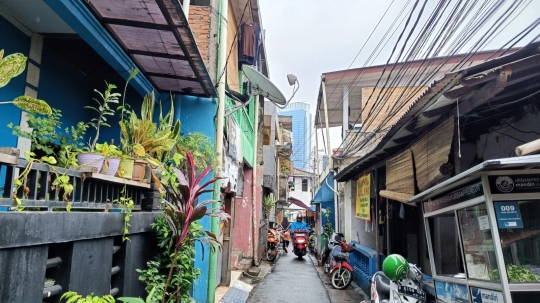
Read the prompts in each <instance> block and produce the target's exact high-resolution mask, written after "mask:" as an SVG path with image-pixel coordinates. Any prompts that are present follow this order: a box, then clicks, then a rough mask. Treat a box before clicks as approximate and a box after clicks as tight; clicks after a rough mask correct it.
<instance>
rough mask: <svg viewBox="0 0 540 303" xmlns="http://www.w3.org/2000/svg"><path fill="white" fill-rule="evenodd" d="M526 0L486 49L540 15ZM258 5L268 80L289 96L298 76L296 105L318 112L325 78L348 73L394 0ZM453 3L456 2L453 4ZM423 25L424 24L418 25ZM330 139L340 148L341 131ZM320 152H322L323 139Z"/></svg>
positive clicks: (275, 0) (398, 1)
mask: <svg viewBox="0 0 540 303" xmlns="http://www.w3.org/2000/svg"><path fill="white" fill-rule="evenodd" d="M429 1H430V2H428V6H427V7H426V11H427V12H428V13H431V11H432V9H430V5H434V4H436V3H437V2H438V1H434V0H429ZM498 1H503V0H498ZM512 1H514V0H512ZM517 1H519V0H517ZM528 1H530V3H529V5H528V7H527V8H526V9H525V10H524V11H523V12H522V13H521V14H520V15H519V17H517V18H516V19H515V20H514V21H513V22H512V23H511V24H510V25H509V26H508V27H507V28H506V29H505V30H504V31H503V32H502V33H501V35H500V36H498V37H496V38H495V39H494V40H493V41H492V42H491V43H490V44H489V45H487V46H486V47H485V48H484V49H494V48H499V47H501V46H502V45H503V44H504V42H506V41H507V40H508V38H509V37H512V36H514V35H515V34H517V33H518V32H519V31H521V30H522V29H524V28H525V27H526V26H528V25H529V24H531V23H532V22H533V21H534V20H535V19H536V18H538V17H539V16H540V13H539V12H540V0H526V1H525V2H528ZM259 2H260V6H261V14H262V19H263V20H262V21H263V27H264V29H265V31H266V41H265V43H266V49H267V55H268V63H269V66H270V79H271V80H272V81H273V82H274V83H276V84H277V86H278V87H279V88H280V89H281V90H282V91H283V93H284V94H285V96H287V97H288V96H290V95H291V93H292V89H291V87H290V86H289V85H288V83H287V80H286V75H287V74H289V73H293V74H295V75H296V76H297V77H298V79H299V81H300V85H301V86H300V90H299V91H298V93H297V94H296V96H295V98H294V99H293V102H301V101H303V102H308V103H309V104H310V107H311V112H312V114H314V112H315V105H316V104H315V102H316V98H317V95H318V91H319V85H320V77H321V74H322V73H325V72H330V71H336V70H343V69H347V67H348V66H349V65H350V64H351V62H352V61H353V59H354V57H355V56H356V54H357V53H358V51H359V50H360V48H361V46H362V45H363V44H364V43H365V41H366V39H367V38H368V36H369V34H370V33H371V32H372V30H373V29H374V28H375V25H376V24H377V22H378V21H379V19H380V18H381V17H382V16H383V14H384V12H385V10H386V9H387V8H388V6H389V4H390V3H391V2H392V0H377V1H374V0H339V1H336V0H334V1H329V0H324V1H323V0H259ZM412 2H414V1H412ZM452 2H454V3H455V0H453V1H452ZM509 2H510V1H506V3H509ZM405 3H406V1H405V0H394V3H393V4H392V6H391V8H390V10H389V11H388V13H387V15H386V16H385V18H384V19H383V22H381V24H380V25H379V27H378V28H377V30H376V32H375V33H374V35H373V36H372V38H371V39H370V40H369V42H368V43H367V46H366V48H365V49H364V50H363V51H362V52H361V53H360V55H359V57H358V58H357V59H356V61H355V63H354V64H353V66H352V67H353V68H354V67H360V66H362V65H363V64H364V62H365V61H366V59H367V58H368V57H369V55H370V54H371V52H372V50H373V49H374V47H375V45H376V44H377V43H378V42H379V40H380V39H381V38H382V36H383V35H384V32H386V30H387V29H388V28H389V26H390V24H391V22H392V21H393V20H394V19H395V17H396V16H397V14H398V13H399V11H400V10H401V8H402V7H403V6H404V4H405ZM422 3H423V1H419V5H421V4H422ZM432 7H433V6H432ZM417 10H418V9H417ZM428 13H424V15H428ZM413 19H414V18H413ZM424 23H425V22H422V20H421V21H420V23H419V27H420V25H423V24H424ZM539 32H540V30H539V29H538V28H537V29H536V30H535V31H533V33H531V35H530V38H528V39H525V40H524V41H527V42H529V41H530V40H531V39H532V38H533V37H534V36H536V35H537V34H538V33H539ZM393 45H394V43H392V41H391V42H390V43H388V45H387V47H386V48H385V49H384V50H383V51H382V52H381V54H380V55H379V57H378V58H377V59H376V60H375V61H374V64H373V65H375V64H384V63H385V62H386V60H387V59H388V56H389V55H390V53H391V49H392V47H393ZM327 93H329V92H327ZM340 114H341V113H340ZM313 117H315V116H313ZM330 137H331V147H332V148H335V147H338V146H339V145H340V144H341V128H335V129H333V130H331V133H330ZM313 144H315V140H313ZM319 148H322V141H321V136H319Z"/></svg>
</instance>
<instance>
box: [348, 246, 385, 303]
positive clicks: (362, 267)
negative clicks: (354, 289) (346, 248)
mask: <svg viewBox="0 0 540 303" xmlns="http://www.w3.org/2000/svg"><path fill="white" fill-rule="evenodd" d="M351 245H352V247H353V251H352V253H351V255H350V261H351V266H352V267H353V269H354V273H353V280H354V282H356V284H358V286H360V287H361V288H362V289H363V290H364V291H365V292H366V293H368V294H369V286H370V283H371V277H372V276H373V275H374V274H375V273H376V272H377V252H376V251H374V250H373V249H371V248H369V247H367V246H364V245H361V244H358V243H356V242H354V241H353V242H351ZM379 260H380V263H381V264H382V262H383V260H384V255H383V254H381V255H380V259H379Z"/></svg>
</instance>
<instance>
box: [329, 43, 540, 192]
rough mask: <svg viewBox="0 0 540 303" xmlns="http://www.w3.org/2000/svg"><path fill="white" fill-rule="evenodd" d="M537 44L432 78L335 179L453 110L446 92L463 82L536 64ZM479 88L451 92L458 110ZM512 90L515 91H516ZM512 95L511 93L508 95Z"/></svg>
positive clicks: (403, 143)
mask: <svg viewBox="0 0 540 303" xmlns="http://www.w3.org/2000/svg"><path fill="white" fill-rule="evenodd" d="M539 47H540V42H537V43H533V44H530V45H528V46H526V47H523V48H522V49H520V50H518V51H515V52H513V53H511V54H509V55H505V56H502V57H499V58H496V59H492V60H489V61H485V62H483V63H480V64H478V65H475V66H472V67H469V68H465V69H462V70H459V71H456V72H452V73H447V74H445V75H444V76H443V77H442V78H441V79H439V80H436V81H434V82H433V83H432V84H431V85H430V86H429V88H428V90H426V91H425V92H424V94H422V95H421V96H420V97H419V98H418V99H417V100H415V101H414V102H413V104H412V105H411V108H410V110H409V111H408V112H407V113H406V114H405V115H404V116H403V117H402V118H401V119H400V120H399V121H398V122H397V123H395V124H394V125H393V126H392V127H391V128H390V129H389V130H388V132H387V133H386V134H385V135H384V137H383V138H382V140H380V142H379V143H377V144H376V146H374V147H373V148H371V151H370V152H369V153H367V154H366V155H365V156H363V157H361V158H359V159H357V160H355V161H354V162H353V163H352V164H350V165H348V166H347V167H345V168H343V169H341V170H340V171H339V173H337V174H336V177H335V178H336V180H337V181H339V182H345V181H348V180H350V179H352V178H354V177H356V176H357V175H359V174H362V173H364V172H365V171H367V170H370V169H371V167H373V166H374V165H376V164H377V163H378V162H380V161H383V160H385V159H388V158H389V157H390V156H392V155H393V154H395V153H396V152H398V151H400V150H403V148H404V147H405V146H407V145H408V144H410V143H411V142H413V141H414V140H415V139H416V138H417V137H418V133H419V132H421V131H423V130H425V129H426V128H427V127H428V126H430V125H432V124H433V123H435V122H437V121H439V120H440V118H441V117H442V116H443V115H446V114H448V113H449V112H452V110H453V109H455V104H456V99H455V98H453V95H451V96H448V93H449V92H455V91H458V92H459V90H460V89H462V87H464V84H467V83H471V82H474V81H476V82H474V83H475V84H476V83H477V82H480V83H483V82H481V81H484V80H486V79H485V78H486V77H487V78H488V79H490V77H492V76H491V74H493V73H497V74H498V73H499V71H500V70H502V69H503V68H510V69H512V68H514V70H518V69H517V67H518V66H522V65H525V64H523V62H524V60H532V61H534V62H535V63H539V65H540V61H539V60H540V55H539V54H540V48H539ZM526 67H527V68H530V67H535V65H533V64H532V63H527V64H526ZM538 73H540V68H536V69H535V71H534V73H533V74H526V75H524V76H523V75H521V76H522V78H520V80H515V81H514V82H512V81H511V78H510V81H509V82H508V83H507V84H506V85H508V86H511V85H512V84H515V83H519V81H521V80H523V79H525V80H529V79H534V78H535V77H537V76H538V75H539V74H538ZM478 75H480V76H478ZM531 75H532V76H534V77H532V76H531ZM531 77H532V78H531ZM473 80H474V81H473ZM473 86H474V85H473ZM480 88H481V86H476V88H475V89H473V90H472V91H470V92H469V91H467V92H466V93H464V94H459V95H458V93H455V94H456V95H457V96H459V98H460V99H459V100H460V102H461V103H460V110H461V109H462V104H463V102H465V101H462V100H463V99H464V98H463V96H466V97H467V98H469V99H471V98H472V99H477V98H476V97H477V95H474V94H473V93H475V92H477V91H479V90H480ZM511 89H512V88H511V87H510V88H509V90H511ZM533 90H535V91H537V90H538V89H537V88H533ZM505 92H506V91H505V90H503V91H502V92H501V93H500V94H499V95H497V96H496V98H499V97H500V96H502V95H504V94H505ZM513 93H514V94H515V93H518V92H513ZM512 96H513V94H509V97H512ZM490 100H494V99H490ZM490 102H491V101H490ZM460 113H461V111H460Z"/></svg>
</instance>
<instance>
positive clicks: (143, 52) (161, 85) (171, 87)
mask: <svg viewBox="0 0 540 303" xmlns="http://www.w3.org/2000/svg"><path fill="white" fill-rule="evenodd" d="M84 2H86V3H87V5H88V6H89V7H90V9H91V10H92V11H93V12H94V13H95V15H96V16H97V18H98V19H99V20H100V22H101V23H102V24H103V25H104V26H105V27H106V28H107V29H108V30H109V32H110V33H111V34H112V36H114V37H115V39H116V40H117V41H118V43H119V44H120V45H121V47H122V48H123V50H124V51H125V52H126V53H127V54H128V55H129V56H130V57H131V59H132V60H133V61H134V62H135V63H136V64H137V66H138V68H139V70H140V71H141V72H142V73H143V74H144V75H145V76H146V77H147V78H148V79H149V80H150V82H151V83H152V84H153V86H154V87H155V88H156V89H158V90H160V91H162V92H173V93H178V94H184V95H192V96H202V97H213V96H215V95H216V91H215V89H214V85H213V83H212V80H211V79H210V76H209V74H208V71H207V69H206V66H205V65H204V62H203V60H202V57H201V54H200V52H199V49H198V47H197V44H196V42H195V38H194V36H193V33H192V32H191V29H190V27H189V24H188V22H187V19H186V16H185V15H184V11H183V9H182V6H181V4H180V2H179V1H176V0H144V1H141V0H115V1H109V0H92V1H84Z"/></svg>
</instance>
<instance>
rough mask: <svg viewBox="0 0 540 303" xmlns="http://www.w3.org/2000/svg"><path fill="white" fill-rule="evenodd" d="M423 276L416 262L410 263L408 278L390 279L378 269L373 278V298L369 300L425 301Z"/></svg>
mask: <svg viewBox="0 0 540 303" xmlns="http://www.w3.org/2000/svg"><path fill="white" fill-rule="evenodd" d="M402 258H403V257H402ZM423 276H424V275H423V274H422V272H421V271H420V269H419V268H418V267H416V265H414V264H409V266H408V270H407V273H406V278H405V279H401V280H397V281H392V280H390V279H389V278H388V277H387V276H386V275H385V274H384V272H382V271H378V272H376V273H375V275H373V277H372V278H371V300H370V301H367V302H369V303H390V302H391V303H394V302H395V303H424V302H426V292H425V291H423V290H422V279H423ZM367 302H366V303H367Z"/></svg>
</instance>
